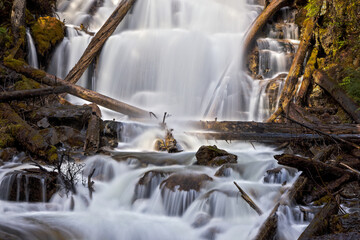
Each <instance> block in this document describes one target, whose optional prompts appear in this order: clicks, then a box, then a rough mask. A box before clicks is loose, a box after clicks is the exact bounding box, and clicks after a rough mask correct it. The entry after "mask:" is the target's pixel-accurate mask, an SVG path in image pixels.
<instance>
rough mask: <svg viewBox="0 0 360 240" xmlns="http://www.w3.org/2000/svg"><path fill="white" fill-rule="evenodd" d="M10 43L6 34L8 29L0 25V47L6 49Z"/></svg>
mask: <svg viewBox="0 0 360 240" xmlns="http://www.w3.org/2000/svg"><path fill="white" fill-rule="evenodd" d="M10 45H11V37H10V35H9V34H8V29H7V28H5V27H0V47H1V48H3V49H4V48H6V49H8V48H9V47H10Z"/></svg>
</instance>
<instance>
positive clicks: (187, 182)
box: [160, 173, 213, 191]
mask: <svg viewBox="0 0 360 240" xmlns="http://www.w3.org/2000/svg"><path fill="white" fill-rule="evenodd" d="M206 181H213V179H212V178H211V177H209V176H208V175H206V174H195V173H191V174H184V173H174V174H172V175H171V176H170V177H168V178H167V179H166V180H164V181H163V182H162V183H161V184H160V187H161V188H167V189H170V190H171V191H175V189H176V187H178V188H177V190H179V191H190V190H195V191H199V190H200V188H201V186H202V185H203V184H204V182H206Z"/></svg>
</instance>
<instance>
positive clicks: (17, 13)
mask: <svg viewBox="0 0 360 240" xmlns="http://www.w3.org/2000/svg"><path fill="white" fill-rule="evenodd" d="M25 9H26V0H14V2H13V5H12V9H11V29H12V32H13V35H14V43H16V42H17V41H18V40H19V38H20V27H23V26H25Z"/></svg>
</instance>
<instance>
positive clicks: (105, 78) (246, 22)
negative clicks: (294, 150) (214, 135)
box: [0, 0, 309, 240]
mask: <svg viewBox="0 0 360 240" xmlns="http://www.w3.org/2000/svg"><path fill="white" fill-rule="evenodd" d="M94 1H96V0H94ZM94 1H86V0H71V1H68V0H60V1H59V2H58V6H57V7H58V15H59V17H60V19H65V22H66V24H67V29H66V32H67V35H66V37H65V39H64V40H63V41H62V43H60V44H59V46H58V47H57V48H56V50H55V52H54V54H53V57H52V60H51V62H50V64H49V66H48V69H47V71H48V72H49V73H51V74H54V75H57V76H58V77H61V78H64V77H65V76H66V74H67V73H68V72H69V71H70V69H71V68H72V67H73V66H74V65H75V64H76V62H77V61H78V59H79V58H80V57H81V54H82V52H83V51H84V49H85V48H86V46H87V44H88V43H89V41H90V40H91V36H90V35H88V34H86V33H85V32H82V31H79V30H76V29H75V28H74V26H79V25H80V24H84V25H86V27H87V28H88V30H89V31H91V32H96V31H97V30H98V29H99V28H100V27H101V26H102V24H103V23H104V22H105V20H106V19H107V17H108V16H109V15H110V14H111V13H112V11H113V10H114V9H115V7H116V6H117V4H118V3H119V2H120V1H119V0H104V1H98V2H101V3H102V4H101V5H100V7H99V8H98V9H97V11H96V13H95V14H93V15H91V14H88V12H89V9H90V8H91V6H92V4H93V2H94ZM257 4H258V2H255V1H254V2H252V1H246V0H240V1H239V0H196V1H194V0H141V1H139V0H138V1H137V3H136V4H135V6H134V8H133V9H132V10H131V13H130V14H128V15H127V16H126V17H125V19H124V20H123V21H122V23H121V24H120V25H119V27H118V28H117V30H116V31H115V33H114V34H113V35H112V36H111V37H110V38H109V39H108V41H107V42H106V44H105V45H104V47H103V49H102V51H101V54H100V56H99V57H98V64H97V65H96V66H95V65H92V66H91V67H89V69H88V70H87V71H86V72H85V73H84V75H83V77H82V78H81V79H80V81H79V84H80V85H82V86H84V87H87V88H90V89H93V90H96V91H98V92H100V93H103V94H105V95H107V96H110V97H113V98H116V99H119V100H121V101H125V102H127V103H129V104H131V105H135V106H138V107H141V108H143V109H146V110H149V111H152V112H154V113H156V114H157V115H158V116H161V115H162V114H163V113H164V112H168V113H170V114H171V117H169V118H168V119H167V120H166V123H167V126H168V127H170V128H173V129H174V131H173V135H174V137H175V138H176V140H177V141H178V143H179V145H180V146H181V147H182V149H183V151H182V152H180V153H171V154H170V153H165V152H155V151H154V142H155V140H156V139H158V138H163V137H164V131H163V130H161V129H160V128H159V124H158V123H159V120H156V119H153V120H151V121H148V122H134V121H132V120H130V119H128V118H127V117H126V116H123V115H120V114H115V113H114V112H111V111H108V110H106V109H102V112H103V118H105V119H116V120H117V121H121V122H123V124H122V128H121V129H119V133H118V134H119V139H121V140H120V142H119V145H118V147H117V148H115V149H114V150H112V151H111V156H107V155H96V156H91V157H88V158H86V159H85V161H84V169H83V172H82V174H79V175H78V176H77V178H78V184H77V185H76V188H77V194H76V195H71V194H65V193H63V192H59V194H54V196H53V197H52V199H51V200H50V201H49V202H38V203H29V202H26V201H25V202H21V201H17V202H15V201H7V200H6V196H8V192H7V191H8V190H7V189H9V187H6V186H7V184H9V182H10V180H9V179H8V178H6V174H7V173H9V172H10V171H13V170H14V169H23V168H34V166H29V165H20V164H17V162H16V159H13V162H12V163H9V164H6V165H4V166H2V167H0V179H1V186H2V190H1V192H0V197H1V199H3V200H1V202H0V213H1V214H0V238H4V239H124V240H128V239H131V240H140V239H144V240H145V239H154V240H155V239H156V240H160V239H165V240H168V239H174V240H175V239H184V240H190V239H209V240H210V239H211V240H212V239H220V240H226V239H229V240H233V239H252V238H253V237H255V236H256V234H257V231H258V230H259V228H260V226H261V224H262V223H263V222H264V221H265V219H266V217H267V216H268V215H269V213H270V212H271V210H272V209H273V207H274V206H275V205H276V203H277V202H278V200H279V198H280V196H281V194H282V192H283V191H284V189H286V188H289V187H290V186H291V185H292V183H293V182H294V181H295V180H296V178H297V176H298V175H299V173H298V172H297V171H296V170H295V169H289V168H283V169H282V170H281V171H280V173H279V174H276V175H272V174H270V173H267V171H268V170H270V169H274V168H277V167H279V166H278V164H277V162H276V160H275V159H274V158H273V156H274V155H275V154H280V153H281V152H279V151H276V150H274V148H273V147H270V146H265V145H262V144H258V143H249V142H240V141H233V142H229V143H227V142H225V141H218V142H216V141H210V140H209V141H206V140H204V139H199V138H196V137H194V136H189V135H187V134H186V133H185V132H186V131H187V130H188V128H187V126H184V125H183V124H181V123H182V122H184V120H200V119H201V120H206V119H209V120H213V119H214V118H217V119H219V120H244V121H262V120H264V119H266V117H268V116H269V115H270V111H271V109H270V105H271V103H269V99H268V95H267V94H265V89H266V88H267V87H266V86H267V84H268V83H271V82H273V80H272V79H274V78H275V77H276V76H278V75H279V74H284V73H287V71H288V67H287V66H286V64H284V62H286V61H287V60H286V59H287V58H288V55H289V52H284V51H283V47H282V46H283V45H281V41H280V43H279V41H277V40H274V39H276V38H277V37H278V36H277V35H276V31H275V32H274V31H270V33H269V38H266V39H265V38H264V39H261V40H260V41H261V43H259V42H258V45H259V48H260V52H261V53H260V58H261V60H260V65H261V66H262V67H261V66H260V67H261V69H260V74H262V79H263V80H262V81H260V80H257V79H253V78H252V77H250V76H249V75H248V74H247V73H246V72H245V71H244V70H243V67H242V64H243V63H242V59H241V56H242V48H241V47H242V46H241V43H242V39H243V37H244V35H245V33H246V31H247V30H248V28H249V26H250V25H251V23H252V22H253V21H254V19H255V18H256V17H257V16H258V14H259V13H260V12H261V11H262V9H263V6H261V5H257ZM283 12H284V16H285V17H284V19H286V18H287V17H288V16H289V14H290V13H287V12H288V11H287V10H286V9H285V10H284V11H283ZM286 14H287V15H286ZM289 28H291V29H292V30H291V29H290V30H289V29H288V28H286V30H287V31H297V29H294V26H292V25H289ZM284 32H285V33H287V32H286V31H284ZM291 33H292V34H290V33H287V34H285V36H283V37H285V38H289V39H291V41H293V42H295V43H296V41H297V40H296V39H297V37H298V36H297V35H296V34H294V32H291ZM29 35H30V34H29ZM27 37H28V38H29V39H31V36H27ZM34 47H35V46H29V51H33V48H34ZM31 56H32V58H31V59H29V61H32V63H33V64H35V63H34V62H35V60H34V56H33V55H31ZM36 64H37V63H36ZM264 66H265V67H264ZM269 66H270V67H271V66H273V67H271V69H273V71H272V72H268V71H267V72H264V71H263V69H264V68H270V67H269ZM274 66H275V67H274ZM277 81H278V80H277ZM280 82H281V81H280ZM280 82H279V83H278V86H279V88H278V89H277V91H275V94H278V93H279V92H280V90H281V86H282V84H281V83H280ZM275 98H276V97H275ZM70 101H72V102H73V103H83V101H81V100H79V99H76V98H73V97H72V98H70ZM272 104H276V101H275V103H274V102H273V103H272ZM202 145H217V146H218V147H219V148H221V149H225V150H227V151H228V152H230V153H233V154H235V155H237V157H238V159H237V163H236V164H233V165H231V166H228V165H227V166H223V167H206V166H199V165H194V163H195V162H196V158H195V153H196V151H197V150H198V149H199V147H200V146H202ZM93 169H95V170H94V175H93V178H92V179H93V181H94V189H95V192H94V193H93V196H92V199H91V198H90V196H89V191H88V189H87V187H86V184H82V180H83V179H84V178H85V179H86V178H87V176H88V175H89V174H90V173H91V172H92V171H93ZM171 176H177V178H176V179H180V181H185V182H186V181H190V180H191V179H195V183H196V184H195V185H196V186H195V187H194V186H192V187H190V189H185V188H182V187H181V186H180V185H175V187H170V186H169V185H168V184H167V183H168V182H167V180H168V179H170V177H171ZM199 176H200V177H199ZM189 179H190V180H189ZM12 181H16V179H15V180H12ZM234 181H236V182H237V183H238V184H239V185H240V186H241V187H242V188H243V189H244V191H245V192H247V193H248V195H249V196H250V197H251V198H252V199H253V200H254V202H255V203H256V204H257V205H258V206H259V207H260V209H262V211H263V212H264V214H263V215H261V216H259V215H258V214H257V213H256V212H255V211H254V210H253V209H252V208H251V207H250V206H249V205H248V204H247V203H246V202H245V201H244V200H243V199H242V198H241V195H240V194H239V192H238V190H237V188H236V187H235V185H234V184H233V182H234ZM40 183H41V184H40V187H41V188H45V187H46V186H45V185H44V184H45V183H44V182H43V181H40ZM283 183H285V184H283ZM170 185H171V184H170ZM43 199H46V196H44V197H43ZM278 216H279V221H278V237H279V239H289V240H291V239H296V238H297V237H298V236H299V235H300V234H301V232H302V231H303V230H304V229H305V227H306V226H307V224H308V223H309V221H308V220H309V219H306V220H304V219H305V217H304V215H303V213H302V212H301V211H300V208H299V206H288V207H285V206H282V207H281V208H280V210H279V212H278Z"/></svg>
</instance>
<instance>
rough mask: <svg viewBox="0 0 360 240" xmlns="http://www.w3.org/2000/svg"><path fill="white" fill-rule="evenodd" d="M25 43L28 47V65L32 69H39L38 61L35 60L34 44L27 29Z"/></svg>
mask: <svg viewBox="0 0 360 240" xmlns="http://www.w3.org/2000/svg"><path fill="white" fill-rule="evenodd" d="M26 41H27V47H28V54H27V60H28V63H29V65H30V66H32V67H34V68H39V61H38V58H37V53H36V47H35V43H34V40H33V38H32V36H31V33H30V30H29V29H26Z"/></svg>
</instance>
